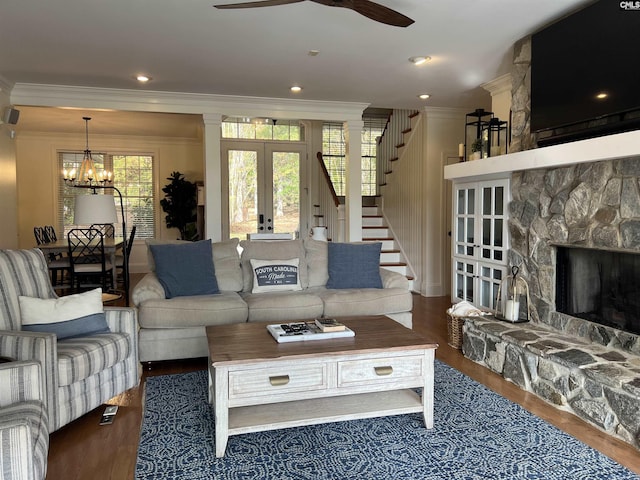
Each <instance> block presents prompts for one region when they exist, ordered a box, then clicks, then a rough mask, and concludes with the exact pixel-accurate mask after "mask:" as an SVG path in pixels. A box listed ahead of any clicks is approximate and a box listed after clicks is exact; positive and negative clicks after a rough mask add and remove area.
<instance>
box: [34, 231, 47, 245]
mask: <svg viewBox="0 0 640 480" xmlns="http://www.w3.org/2000/svg"><path fill="white" fill-rule="evenodd" d="M33 236H34V237H36V244H38V245H42V244H43V243H49V240H47V236H46V234H45V233H44V227H33Z"/></svg>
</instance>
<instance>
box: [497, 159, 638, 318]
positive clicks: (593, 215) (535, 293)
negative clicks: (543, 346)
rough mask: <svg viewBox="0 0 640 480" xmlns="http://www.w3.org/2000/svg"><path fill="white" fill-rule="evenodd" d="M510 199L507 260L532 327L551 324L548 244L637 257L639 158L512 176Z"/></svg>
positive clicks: (552, 297)
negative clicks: (516, 269) (523, 287)
mask: <svg viewBox="0 0 640 480" xmlns="http://www.w3.org/2000/svg"><path fill="white" fill-rule="evenodd" d="M511 195H512V202H511V204H510V206H509V208H510V218H509V233H510V236H511V250H510V252H509V258H508V261H509V265H518V266H520V272H521V274H522V275H523V277H524V278H525V279H526V280H527V281H528V282H529V289H530V292H531V307H532V308H531V312H532V317H533V318H532V320H533V321H534V322H542V323H547V324H550V325H551V324H553V322H554V320H553V318H552V317H553V315H552V313H553V312H554V310H555V262H556V259H555V248H554V245H557V244H561V245H568V246H580V247H586V248H603V249H615V250H627V251H633V252H639V253H640V157H639V158H627V159H622V160H609V161H602V162H593V163H583V164H577V165H572V166H569V167H563V168H556V169H548V170H527V171H520V172H514V174H513V176H512V181H511Z"/></svg>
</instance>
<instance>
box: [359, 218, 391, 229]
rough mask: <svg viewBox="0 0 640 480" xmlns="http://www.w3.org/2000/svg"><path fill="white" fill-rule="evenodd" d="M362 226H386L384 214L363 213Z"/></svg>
mask: <svg viewBox="0 0 640 480" xmlns="http://www.w3.org/2000/svg"><path fill="white" fill-rule="evenodd" d="M362 226H363V227H366V228H370V227H385V228H386V225H385V224H384V217H383V216H382V215H363V216H362Z"/></svg>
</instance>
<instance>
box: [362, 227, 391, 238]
mask: <svg viewBox="0 0 640 480" xmlns="http://www.w3.org/2000/svg"><path fill="white" fill-rule="evenodd" d="M380 237H383V238H391V237H389V229H388V228H387V227H365V226H363V227H362V238H366V239H371V238H380Z"/></svg>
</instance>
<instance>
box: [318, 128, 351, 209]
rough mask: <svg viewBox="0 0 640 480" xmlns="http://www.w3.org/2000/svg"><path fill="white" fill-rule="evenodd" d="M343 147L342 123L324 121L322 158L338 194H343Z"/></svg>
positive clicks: (344, 146)
mask: <svg viewBox="0 0 640 480" xmlns="http://www.w3.org/2000/svg"><path fill="white" fill-rule="evenodd" d="M345 148H346V145H345V141H344V127H343V125H342V123H325V124H324V125H322V158H323V159H324V165H325V167H327V172H328V173H329V178H330V179H331V183H333V188H334V190H335V191H336V195H338V196H344V156H345Z"/></svg>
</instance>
